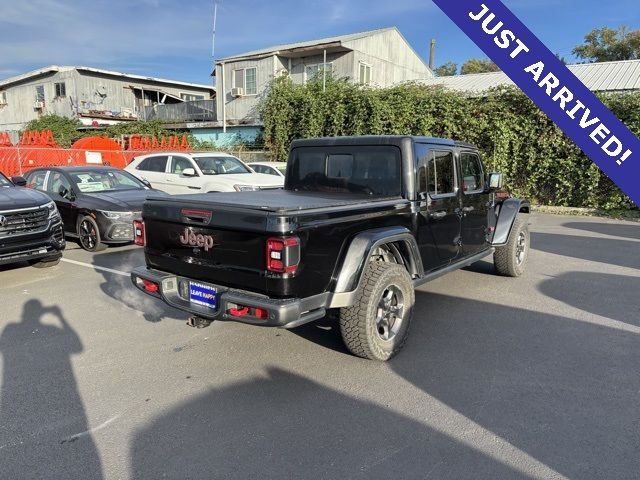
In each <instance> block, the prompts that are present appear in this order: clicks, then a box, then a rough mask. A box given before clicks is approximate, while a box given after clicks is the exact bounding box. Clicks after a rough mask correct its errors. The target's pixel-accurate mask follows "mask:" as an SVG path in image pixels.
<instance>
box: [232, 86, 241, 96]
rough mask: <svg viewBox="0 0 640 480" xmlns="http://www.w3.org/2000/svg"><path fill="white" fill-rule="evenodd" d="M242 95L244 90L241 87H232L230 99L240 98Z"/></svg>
mask: <svg viewBox="0 0 640 480" xmlns="http://www.w3.org/2000/svg"><path fill="white" fill-rule="evenodd" d="M243 95H244V88H242V87H234V88H232V89H231V96H232V97H242V96H243Z"/></svg>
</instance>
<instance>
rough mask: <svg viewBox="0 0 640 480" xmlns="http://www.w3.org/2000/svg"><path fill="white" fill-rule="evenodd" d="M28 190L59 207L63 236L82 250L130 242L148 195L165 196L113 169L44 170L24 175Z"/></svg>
mask: <svg viewBox="0 0 640 480" xmlns="http://www.w3.org/2000/svg"><path fill="white" fill-rule="evenodd" d="M25 178H26V181H27V186H28V187H30V188H34V189H36V190H40V191H42V192H45V193H46V194H48V195H49V196H50V197H51V198H52V199H53V200H54V202H55V203H56V205H57V206H58V210H59V211H60V215H61V216H62V221H63V223H64V230H65V234H66V236H68V237H74V238H77V239H78V240H79V242H80V245H81V246H82V248H84V249H85V250H88V251H90V252H97V251H100V250H103V249H104V248H106V246H107V245H118V244H120V245H122V244H126V243H131V242H133V220H134V219H135V218H138V217H139V216H140V214H141V212H142V204H143V203H144V201H145V199H146V198H147V196H148V195H149V194H154V195H161V196H165V195H166V194H165V193H163V192H159V191H157V190H153V189H151V188H150V186H149V185H148V184H145V183H143V182H142V181H140V180H139V179H138V178H136V177H134V176H133V175H131V174H130V173H127V172H125V171H123V170H119V169H117V168H112V167H92V166H84V167H46V168H38V169H34V170H31V171H29V172H28V173H27V174H26V175H25Z"/></svg>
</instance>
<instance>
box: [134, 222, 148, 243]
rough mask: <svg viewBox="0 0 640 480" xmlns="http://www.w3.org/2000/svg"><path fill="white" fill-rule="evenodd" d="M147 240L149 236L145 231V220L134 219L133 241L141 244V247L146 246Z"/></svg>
mask: <svg viewBox="0 0 640 480" xmlns="http://www.w3.org/2000/svg"><path fill="white" fill-rule="evenodd" d="M146 240H147V237H146V235H145V231H144V221H142V220H134V221H133V242H134V243H135V244H136V245H140V246H141V247H144V244H145V243H146Z"/></svg>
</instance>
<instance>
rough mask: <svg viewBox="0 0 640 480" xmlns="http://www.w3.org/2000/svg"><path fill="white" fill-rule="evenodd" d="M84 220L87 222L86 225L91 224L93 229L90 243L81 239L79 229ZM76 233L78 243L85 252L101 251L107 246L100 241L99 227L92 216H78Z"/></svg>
mask: <svg viewBox="0 0 640 480" xmlns="http://www.w3.org/2000/svg"><path fill="white" fill-rule="evenodd" d="M84 222H87V223H88V225H91V227H92V228H93V229H94V230H95V239H94V240H92V242H90V243H88V242H86V241H83V239H82V235H83V231H82V230H81V229H82V228H83V223H84ZM77 233H78V243H79V244H80V246H81V247H82V248H83V249H84V250H86V251H87V252H101V251H102V250H105V249H106V248H107V246H106V245H105V244H104V243H102V242H101V241H100V240H101V236H100V229H99V228H98V224H97V223H96V221H95V220H94V219H93V218H91V217H89V216H86V215H85V216H81V217H80V218H78V224H77Z"/></svg>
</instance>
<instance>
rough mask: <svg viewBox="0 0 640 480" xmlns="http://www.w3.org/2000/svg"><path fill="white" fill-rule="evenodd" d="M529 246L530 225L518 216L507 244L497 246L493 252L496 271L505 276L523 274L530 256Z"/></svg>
mask: <svg viewBox="0 0 640 480" xmlns="http://www.w3.org/2000/svg"><path fill="white" fill-rule="evenodd" d="M529 247H530V235H529V225H528V224H527V222H526V221H525V220H524V218H522V217H520V216H518V217H516V219H515V221H514V222H513V227H512V228H511V233H510V234H509V241H508V242H507V244H506V245H503V246H501V247H497V248H496V251H495V252H494V254H493V264H494V265H495V267H496V271H497V272H498V273H499V274H500V275H503V276H505V277H519V276H520V275H522V274H523V273H524V270H525V267H526V265H527V259H528V258H529Z"/></svg>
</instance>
